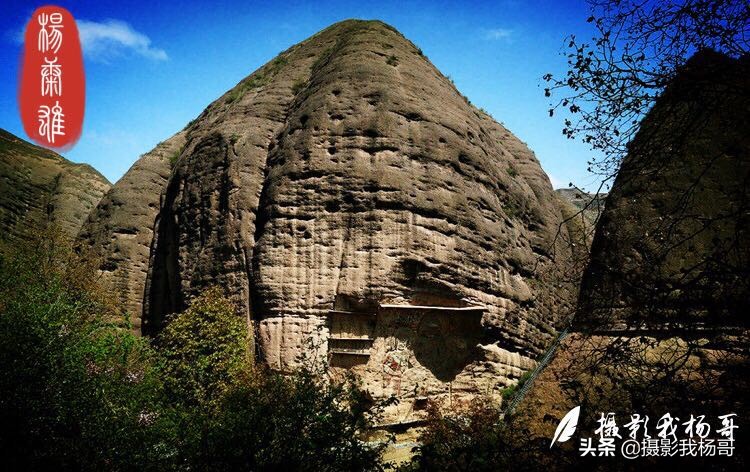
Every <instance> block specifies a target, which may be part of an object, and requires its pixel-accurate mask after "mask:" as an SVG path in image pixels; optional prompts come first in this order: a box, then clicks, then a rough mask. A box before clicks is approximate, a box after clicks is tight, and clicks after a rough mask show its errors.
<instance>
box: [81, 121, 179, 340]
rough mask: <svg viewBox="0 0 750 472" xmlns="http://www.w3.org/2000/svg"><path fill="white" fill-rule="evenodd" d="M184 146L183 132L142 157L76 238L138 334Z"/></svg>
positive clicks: (111, 191)
mask: <svg viewBox="0 0 750 472" xmlns="http://www.w3.org/2000/svg"><path fill="white" fill-rule="evenodd" d="M184 146H185V132H184V131H181V132H179V133H177V134H176V135H174V136H172V137H171V138H169V139H168V140H166V141H164V142H162V143H160V144H159V145H158V146H156V148H154V150H152V151H151V152H149V153H147V154H144V155H143V156H141V157H140V159H138V161H137V162H136V163H135V164H133V166H132V167H131V168H130V169H129V170H128V171H127V172H126V173H125V175H124V176H123V177H122V178H121V179H120V180H119V181H118V182H117V183H116V184H115V185H114V186H113V187H112V188H111V189H110V191H109V192H107V193H106V195H105V196H104V197H103V198H102V199H101V202H99V205H97V207H96V209H95V210H94V211H92V212H91V214H90V215H89V217H88V219H87V220H86V222H85V223H84V225H83V227H82V228H81V231H80V234H79V236H78V237H79V239H80V240H82V241H84V242H85V243H86V244H87V245H88V246H90V247H91V249H92V251H93V253H94V254H95V256H97V257H99V258H101V260H102V265H101V267H100V270H101V274H102V279H103V280H104V282H106V283H108V284H109V285H110V286H111V287H112V288H113V289H114V291H113V296H115V297H117V300H118V302H119V303H118V305H119V306H120V307H121V308H122V310H123V311H124V312H126V313H128V315H129V319H130V323H131V325H132V327H133V329H134V330H135V331H137V332H140V329H141V315H142V313H143V288H144V286H145V284H146V274H147V272H148V257H149V251H150V248H151V241H152V239H153V235H154V230H153V228H154V221H155V220H156V215H157V214H158V213H159V202H160V195H161V193H162V191H163V189H164V186H165V185H166V182H167V178H168V177H169V175H170V172H171V167H172V165H173V164H174V161H175V160H176V159H177V157H179V153H180V152H181V151H182V149H183V147H184Z"/></svg>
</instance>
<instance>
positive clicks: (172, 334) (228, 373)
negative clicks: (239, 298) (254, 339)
mask: <svg viewBox="0 0 750 472" xmlns="http://www.w3.org/2000/svg"><path fill="white" fill-rule="evenodd" d="M157 345H158V350H159V353H160V354H161V358H162V360H163V373H164V382H165V386H166V388H167V392H168V394H169V395H170V396H171V397H172V398H174V399H179V401H181V402H184V403H185V404H187V405H191V406H201V407H205V406H207V405H210V406H212V407H214V406H215V403H216V402H217V401H218V399H219V398H220V397H221V396H222V395H223V394H224V392H225V391H226V390H227V388H228V387H229V386H230V385H231V384H232V382H233V381H234V379H235V378H236V377H237V376H238V375H239V373H240V372H242V371H243V370H247V369H249V368H250V357H249V354H250V337H249V335H248V329H247V322H246V321H245V320H244V319H243V318H241V317H239V316H238V315H237V313H236V312H235V308H234V305H232V303H231V302H230V301H229V300H228V299H227V298H225V297H224V296H223V294H222V292H221V290H220V289H219V288H216V287H214V288H210V289H208V290H206V291H205V292H204V293H203V294H201V295H200V296H198V297H197V298H196V299H195V300H194V301H193V302H192V304H191V305H190V307H189V308H188V309H187V310H185V311H184V312H182V313H180V314H177V315H174V316H172V317H171V319H170V320H169V321H168V323H167V326H166V328H165V329H164V331H162V333H161V334H160V335H159V337H158V338H157Z"/></svg>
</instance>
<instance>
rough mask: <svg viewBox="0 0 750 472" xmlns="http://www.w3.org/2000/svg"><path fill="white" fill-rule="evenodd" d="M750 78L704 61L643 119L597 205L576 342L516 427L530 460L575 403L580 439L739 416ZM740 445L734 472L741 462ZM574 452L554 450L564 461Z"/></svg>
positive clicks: (542, 381)
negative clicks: (530, 443)
mask: <svg viewBox="0 0 750 472" xmlns="http://www.w3.org/2000/svg"><path fill="white" fill-rule="evenodd" d="M749 77H750V61H748V58H744V59H737V60H734V59H730V58H728V57H724V56H721V55H718V54H715V53H713V52H711V51H703V52H701V53H699V54H698V55H696V56H694V57H693V58H692V59H690V60H689V61H688V62H687V64H686V65H685V67H684V68H682V69H681V70H680V72H679V74H678V75H677V77H676V78H675V80H674V82H673V83H672V84H670V85H669V86H668V87H667V89H666V91H665V93H664V94H663V95H662V96H661V97H660V98H659V100H658V101H657V102H656V105H655V106H654V108H653V109H652V110H651V111H650V112H649V114H648V115H647V117H646V118H645V120H644V121H643V123H642V125H641V128H640V131H639V133H638V135H637V136H636V138H635V139H634V141H633V142H632V143H631V145H630V148H629V154H628V156H627V157H626V159H625V160H624V161H623V163H622V166H621V169H620V172H619V173H618V175H617V178H616V180H615V182H614V185H613V187H612V191H611V193H610V194H609V195H608V196H607V199H606V208H605V210H604V212H603V214H602V215H601V218H600V222H599V225H598V227H597V231H596V236H595V239H594V241H593V244H592V247H591V262H590V264H589V266H588V269H587V271H586V274H585V276H584V280H583V283H582V286H581V291H580V295H579V301H578V308H577V311H576V317H575V319H574V322H573V334H572V335H571V336H570V337H568V338H567V339H565V340H564V342H563V343H562V346H561V348H560V349H559V350H558V352H557V355H556V357H555V358H554V360H553V361H552V362H551V364H550V365H549V367H547V368H546V369H545V370H544V371H543V372H542V373H541V375H540V376H539V378H538V379H537V380H536V381H535V382H534V384H533V388H532V389H531V391H530V393H529V394H528V395H527V397H526V398H525V399H524V400H523V402H522V404H521V407H520V408H519V411H518V412H517V417H516V418H514V422H515V426H514V427H515V428H516V430H517V431H522V433H520V434H521V436H526V437H531V438H535V441H536V444H537V445H538V446H539V448H540V450H542V449H543V451H544V452H543V453H542V454H541V455H540V457H541V456H544V457H546V458H547V460H550V461H557V460H558V459H555V458H554V456H551V455H550V454H549V453H548V450H549V441H550V438H551V437H552V434H553V432H554V430H555V427H556V426H557V424H558V421H559V420H560V419H561V418H562V416H563V415H564V414H565V413H566V412H567V411H568V410H570V409H571V408H573V407H574V406H577V405H583V410H582V414H581V415H582V416H581V418H582V419H581V421H582V427H581V428H580V429H579V431H581V430H583V431H586V432H587V433H588V436H593V434H592V432H593V431H594V429H595V427H596V426H595V424H594V420H595V419H597V418H598V415H599V412H601V411H604V412H615V413H616V414H617V415H618V418H621V421H623V422H624V421H627V419H628V418H629V415H630V414H631V413H638V414H641V415H643V414H646V415H650V417H651V418H652V426H651V428H653V426H654V425H655V423H653V422H654V421H655V420H656V419H658V418H660V417H661V416H662V415H663V414H664V413H667V412H669V413H671V414H672V415H674V416H677V417H680V418H683V419H684V418H688V417H689V416H690V415H696V416H697V415H706V418H708V420H707V421H711V422H712V423H713V424H717V421H718V420H717V418H716V417H717V416H718V415H724V414H729V413H737V414H738V415H739V416H738V417H739V418H743V417H746V415H747V398H746V392H747V389H748V387H749V385H748V378H750V376H749V375H748V374H750V362H748V361H749V360H750V355H748V349H749V348H750V337H749V336H748V330H747V316H746V314H747V312H748V308H749V306H748V303H750V285H748V280H750V278H749V277H750V239H749V238H748V236H749V234H748V231H749V230H750V200H749V199H748V195H749V194H748V184H749V183H750V93H748V92H749V91H750V81H749V80H748V78H749ZM584 416H585V418H586V419H585V420H584V419H583V418H584ZM584 421H585V424H583V422H584ZM584 436H585V434H584ZM623 437H624V435H623ZM737 446H738V450H737V451H736V454H735V458H734V459H733V460H736V461H739V462H733V464H735V463H741V462H742V460H746V459H743V458H742V457H741V456H742V453H743V451H742V450H741V446H740V444H738V445H737ZM576 447H577V445H576V444H573V445H568V444H566V445H563V446H562V447H561V449H562V450H567V451H568V453H569V456H568V459H571V460H573V463H577V461H578V458H577V456H579V455H580V454H578V453H577V451H576V450H575V449H576ZM737 456H740V458H739V459H738V458H737ZM710 459H713V458H708V459H707V460H710ZM691 460H693V461H692V462H691V465H692V466H693V467H695V465H696V464H699V463H700V462H699V461H700V459H696V458H691ZM561 463H562V462H557V464H558V465H559V464H561ZM706 465H707V466H709V465H710V466H711V467H713V466H715V464H714V463H713V462H706ZM719 467H722V466H719Z"/></svg>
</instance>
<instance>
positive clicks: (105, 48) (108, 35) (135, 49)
mask: <svg viewBox="0 0 750 472" xmlns="http://www.w3.org/2000/svg"><path fill="white" fill-rule="evenodd" d="M76 24H77V25H78V35H79V37H80V39H81V46H82V47H83V52H84V54H86V55H87V57H89V58H90V59H92V60H95V61H101V62H108V61H109V60H110V59H112V58H114V57H117V56H119V55H122V54H124V53H127V52H132V53H135V54H137V55H139V56H143V57H145V58H148V59H152V60H155V61H166V60H167V59H168V56H167V53H166V51H164V50H163V49H160V48H156V47H154V46H152V45H151V39H149V37H148V36H146V35H145V34H143V33H139V32H138V31H136V30H134V29H133V28H132V27H131V26H130V25H129V24H127V23H125V22H124V21H120V20H105V21H103V22H101V23H99V22H96V21H88V20H76Z"/></svg>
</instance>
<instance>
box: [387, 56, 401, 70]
mask: <svg viewBox="0 0 750 472" xmlns="http://www.w3.org/2000/svg"><path fill="white" fill-rule="evenodd" d="M385 62H386V64H388V65H389V66H393V67H396V66H397V65H398V57H396V56H394V55H390V56H388V59H386V61H385Z"/></svg>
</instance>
